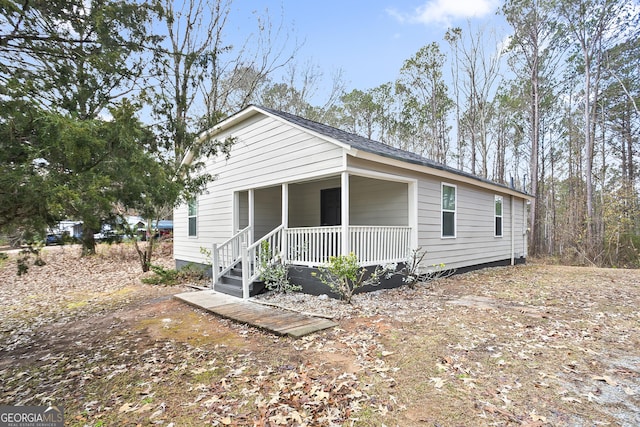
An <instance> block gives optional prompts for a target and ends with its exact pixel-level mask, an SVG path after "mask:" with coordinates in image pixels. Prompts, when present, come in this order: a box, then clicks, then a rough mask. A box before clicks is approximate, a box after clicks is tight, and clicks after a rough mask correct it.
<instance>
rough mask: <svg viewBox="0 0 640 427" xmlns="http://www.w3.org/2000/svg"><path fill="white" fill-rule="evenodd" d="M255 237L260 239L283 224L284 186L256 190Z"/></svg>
mask: <svg viewBox="0 0 640 427" xmlns="http://www.w3.org/2000/svg"><path fill="white" fill-rule="evenodd" d="M254 200H255V214H254V220H255V228H254V230H255V231H254V238H255V239H256V240H257V239H260V238H261V237H263V236H265V235H266V234H267V233H269V232H270V231H271V230H273V229H274V228H276V227H277V226H279V225H280V224H282V187H280V186H278V187H269V188H261V189H258V190H256V191H255V196H254Z"/></svg>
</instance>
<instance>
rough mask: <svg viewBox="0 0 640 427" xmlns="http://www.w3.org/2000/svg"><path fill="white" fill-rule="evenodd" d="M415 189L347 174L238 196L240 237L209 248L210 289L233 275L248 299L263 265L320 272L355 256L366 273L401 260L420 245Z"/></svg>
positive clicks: (393, 180) (401, 181)
mask: <svg viewBox="0 0 640 427" xmlns="http://www.w3.org/2000/svg"><path fill="white" fill-rule="evenodd" d="M415 185H416V184H415V182H413V181H409V180H407V179H406V178H405V179H400V178H398V177H389V176H370V175H366V174H362V173H360V174H354V173H349V172H342V173H340V174H334V175H330V176H325V177H319V178H315V179H308V180H305V181H300V182H293V183H282V184H280V185H272V186H268V187H263V188H253V189H247V190H241V191H237V192H235V193H234V204H233V205H234V207H233V214H234V230H236V232H235V234H234V235H233V236H232V237H231V238H230V239H228V240H227V241H225V242H223V243H222V244H214V245H213V248H212V249H213V251H212V264H213V283H214V285H215V284H216V283H218V282H219V281H220V280H224V278H225V277H226V276H228V275H229V274H230V272H233V270H236V271H238V273H237V275H238V276H241V281H242V295H243V297H245V298H248V296H249V291H248V288H249V284H250V283H251V282H253V281H255V280H257V279H258V278H259V276H260V271H259V265H260V262H261V261H264V260H268V262H275V261H276V260H279V261H282V262H285V263H288V264H290V265H299V266H305V267H317V266H319V265H322V264H324V263H326V262H327V261H328V260H329V258H330V257H332V256H337V255H341V254H342V255H346V254H349V253H350V252H353V253H354V254H355V255H356V256H357V257H358V260H359V262H360V264H361V265H362V266H372V265H384V264H387V263H393V262H401V261H404V260H405V259H406V257H407V254H408V253H409V251H410V249H411V248H412V247H415V246H416V241H417V235H416V233H415V230H416V227H415V223H416V218H415V217H414V212H415V211H416V209H415V195H414V194H415ZM240 267H241V268H240Z"/></svg>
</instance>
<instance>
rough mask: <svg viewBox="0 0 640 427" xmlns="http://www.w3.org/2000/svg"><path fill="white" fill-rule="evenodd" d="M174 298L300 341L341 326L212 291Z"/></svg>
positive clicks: (185, 294)
mask: <svg viewBox="0 0 640 427" xmlns="http://www.w3.org/2000/svg"><path fill="white" fill-rule="evenodd" d="M173 297H174V298H176V299H178V300H180V301H183V302H185V303H187V304H190V305H192V306H194V307H198V308H201V309H203V310H206V311H209V312H211V313H214V314H217V315H219V316H222V317H226V318H228V319H231V320H235V321H237V322H241V323H246V324H248V325H251V326H256V327H258V328H262V329H265V330H268V331H271V332H274V333H276V334H278V335H289V336H291V337H296V338H297V337H301V336H304V335H308V334H311V333H314V332H317V331H321V330H323V329H327V328H332V327H334V326H337V325H338V324H337V323H335V322H334V321H332V320H329V319H324V318H321V317H314V316H311V315H307V314H301V313H295V312H292V311H286V310H282V309H279V308H276V307H269V306H265V305H261V304H258V303H255V302H251V300H243V299H241V298H236V297H234V296H231V295H227V294H223V293H220V292H215V291H213V290H206V291H195V292H184V293H181V294H177V295H174V296H173Z"/></svg>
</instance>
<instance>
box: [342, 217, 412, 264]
mask: <svg viewBox="0 0 640 427" xmlns="http://www.w3.org/2000/svg"><path fill="white" fill-rule="evenodd" d="M410 249H411V227H395V226H386V227H383V226H369V225H352V226H349V252H353V253H354V254H356V255H357V256H358V260H359V261H360V264H361V265H363V266H367V265H383V264H388V263H390V262H401V261H404V260H406V259H407V256H408V254H409V250H410Z"/></svg>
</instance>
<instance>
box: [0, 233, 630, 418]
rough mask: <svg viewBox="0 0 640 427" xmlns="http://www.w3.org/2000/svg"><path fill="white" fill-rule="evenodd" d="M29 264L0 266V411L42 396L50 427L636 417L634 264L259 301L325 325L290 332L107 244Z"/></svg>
mask: <svg viewBox="0 0 640 427" xmlns="http://www.w3.org/2000/svg"><path fill="white" fill-rule="evenodd" d="M44 259H45V261H46V262H47V265H45V266H43V267H32V268H31V269H30V271H29V273H28V274H27V275H24V276H22V277H18V276H16V274H15V272H16V266H15V262H13V261H12V260H9V261H5V262H4V264H3V265H2V267H1V268H0V304H1V305H2V316H1V319H0V343H1V344H0V383H1V384H2V388H1V389H0V404H2V405H19V404H20V405H40V404H46V403H56V404H58V405H61V406H62V407H63V408H64V411H65V417H66V421H67V422H66V424H67V425H72V426H85V425H87V426H112V425H165V426H169V425H173V426H176V427H177V426H185V425H186V426H190V425H193V426H199V425H238V426H247V425H248V426H254V425H256V426H277V425H323V426H332V425H345V426H351V425H354V426H380V425H386V426H422V425H428V426H434V425H438V426H463V425H464V426H473V425H478V426H485V425H526V426H547V425H549V426H550V425H585V426H586V425H589V426H592V425H612V426H613V425H627V426H632V425H638V424H640V289H639V287H640V271H635V270H604V269H587V268H574V267H564V266H555V265H542V264H530V265H526V266H518V267H505V268H495V269H487V270H483V271H478V272H473V273H467V274H462V275H457V276H453V277H451V278H447V279H441V280H439V281H436V282H432V283H430V284H429V285H421V286H419V287H418V289H417V290H410V289H397V290H391V291H385V290H381V291H377V292H374V293H371V294H366V295H357V296H355V297H354V299H353V305H352V306H348V305H346V304H342V303H340V302H338V301H335V300H326V299H321V298H318V297H312V296H304V295H290V296H284V297H269V298H263V299H266V300H267V301H268V302H270V303H274V304H281V305H285V306H288V307H290V308H293V309H297V310H301V311H312V312H318V313H321V314H325V315H332V316H334V317H335V319H336V320H337V321H338V323H339V324H340V327H339V328H334V329H331V330H327V331H323V332H321V333H317V334H314V335H311V336H307V337H305V338H302V339H298V340H294V339H291V338H284V337H278V336H274V335H270V334H267V333H264V332H262V331H260V330H257V329H254V328H251V327H247V326H244V325H240V324H235V323H232V322H229V321H226V320H223V319H220V318H216V317H214V316H212V315H210V314H206V313H204V312H200V311H198V310H195V309H193V308H191V307H189V306H187V305H184V304H181V303H179V302H177V301H175V300H173V299H172V298H171V296H172V295H173V294H175V293H178V292H183V291H185V290H187V288H186V287H183V286H178V287H158V286H151V285H145V284H142V283H141V282H140V277H141V274H140V273H139V265H138V264H137V260H136V259H135V256H134V254H133V251H132V249H131V248H129V247H127V246H125V245H119V246H114V247H112V248H108V247H103V248H102V247H101V248H100V253H99V255H98V256H96V257H93V258H80V257H79V251H77V250H76V249H72V248H64V249H63V250H59V249H58V250H55V251H51V252H47V253H45V255H44ZM160 262H161V263H162V264H164V265H165V266H171V254H170V252H169V251H165V252H164V253H163V254H162V259H161V260H160Z"/></svg>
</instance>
